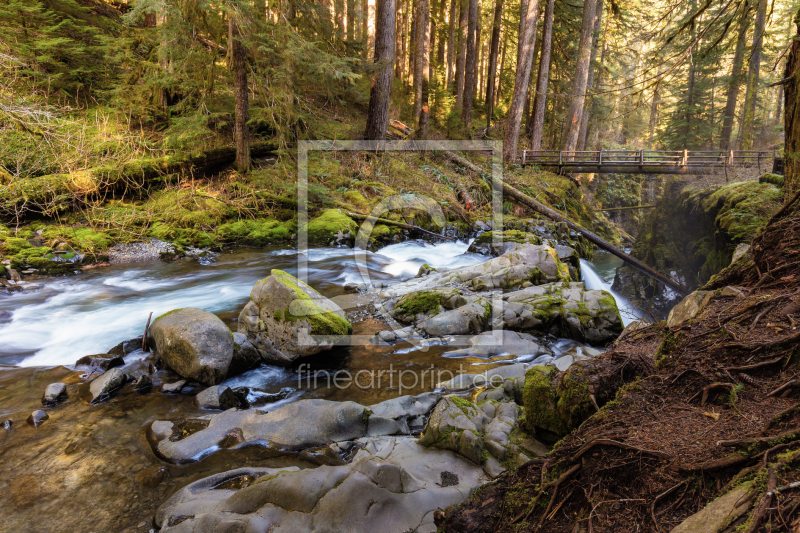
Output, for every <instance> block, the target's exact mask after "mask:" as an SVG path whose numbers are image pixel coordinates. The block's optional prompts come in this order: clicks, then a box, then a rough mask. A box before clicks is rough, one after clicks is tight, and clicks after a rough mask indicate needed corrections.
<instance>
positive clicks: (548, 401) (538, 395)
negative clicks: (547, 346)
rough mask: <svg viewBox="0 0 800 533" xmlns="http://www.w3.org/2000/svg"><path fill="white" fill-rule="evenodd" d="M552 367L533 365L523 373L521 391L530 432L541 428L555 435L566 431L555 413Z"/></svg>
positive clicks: (526, 422) (526, 423)
mask: <svg viewBox="0 0 800 533" xmlns="http://www.w3.org/2000/svg"><path fill="white" fill-rule="evenodd" d="M552 370H553V369H551V368H548V367H544V366H534V367H532V368H529V369H528V371H527V372H526V373H525V386H524V388H523V392H522V400H523V405H524V406H525V425H526V427H527V430H528V431H529V432H531V433H535V432H536V428H537V427H539V428H543V429H546V430H548V431H551V432H553V433H555V434H557V435H563V434H565V433H566V429H565V428H564V423H563V422H562V421H561V420H560V419H559V418H558V416H557V415H556V412H555V411H556V395H555V391H553V387H552V384H551V372H552Z"/></svg>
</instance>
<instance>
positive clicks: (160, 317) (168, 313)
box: [153, 307, 183, 323]
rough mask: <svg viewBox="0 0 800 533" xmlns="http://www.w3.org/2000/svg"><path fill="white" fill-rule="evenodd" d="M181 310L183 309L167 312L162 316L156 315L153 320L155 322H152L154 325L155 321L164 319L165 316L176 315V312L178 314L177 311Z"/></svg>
mask: <svg viewBox="0 0 800 533" xmlns="http://www.w3.org/2000/svg"><path fill="white" fill-rule="evenodd" d="M181 309H183V308H182V307H181V308H178V309H173V310H172V311H167V312H166V313H164V314H162V315H158V316H157V317H156V318H155V320H153V323H155V321H156V320H160V319H162V318H164V317H165V316H167V315H171V314H172V313H177V312H178V311H180V310H181Z"/></svg>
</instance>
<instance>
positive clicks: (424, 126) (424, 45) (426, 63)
mask: <svg viewBox="0 0 800 533" xmlns="http://www.w3.org/2000/svg"><path fill="white" fill-rule="evenodd" d="M417 1H418V2H419V5H420V6H422V7H421V8H420V9H419V10H417V15H418V17H419V18H418V19H417V27H419V28H421V31H420V32H419V33H418V34H417V37H418V40H419V41H420V44H418V45H417V51H418V52H420V53H419V54H418V55H417V59H416V61H417V62H418V63H419V65H415V68H416V70H417V72H419V73H420V75H421V78H420V93H419V97H420V107H419V111H418V112H417V115H416V116H417V119H418V122H417V135H416V137H417V139H426V138H427V137H428V122H429V109H428V94H429V87H430V77H429V76H430V48H429V46H431V24H430V17H431V12H430V4H429V3H428V0H417Z"/></svg>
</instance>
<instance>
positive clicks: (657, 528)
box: [650, 480, 686, 531]
mask: <svg viewBox="0 0 800 533" xmlns="http://www.w3.org/2000/svg"><path fill="white" fill-rule="evenodd" d="M684 483H686V480H683V481H681V482H680V483H678V484H677V485H675V486H673V487H672V488H669V489H667V490H665V491H664V492H662V493H661V494H659V495H658V496H656V499H655V500H653V503H652V504H651V505H650V516H651V517H652V519H653V523H654V524H655V525H656V531H660V529H661V528H659V527H658V520H656V512H655V510H656V503H658V500H660V499H661V498H664V497H665V496H667V495H669V494H670V493H671V492H672V491H674V490H675V489H677V488H678V487H680V486H681V485H683V484H684Z"/></svg>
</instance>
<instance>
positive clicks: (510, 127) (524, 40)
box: [503, 0, 539, 163]
mask: <svg viewBox="0 0 800 533" xmlns="http://www.w3.org/2000/svg"><path fill="white" fill-rule="evenodd" d="M538 18H539V0H529V2H528V9H527V11H526V13H525V32H524V33H523V34H522V35H520V46H521V53H520V54H519V59H520V62H519V63H518V67H517V75H516V79H515V80H514V96H513V97H512V98H511V107H510V108H509V113H508V121H507V125H506V135H505V138H504V139H503V160H504V161H505V162H506V163H511V162H513V161H514V160H515V159H516V157H517V143H518V142H519V130H520V127H521V126H522V108H523V106H524V105H525V96H526V93H527V92H528V81H529V77H530V75H531V56H532V55H533V48H534V40H535V39H536V21H537V19H538Z"/></svg>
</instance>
